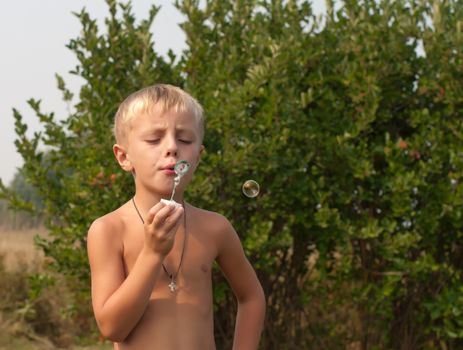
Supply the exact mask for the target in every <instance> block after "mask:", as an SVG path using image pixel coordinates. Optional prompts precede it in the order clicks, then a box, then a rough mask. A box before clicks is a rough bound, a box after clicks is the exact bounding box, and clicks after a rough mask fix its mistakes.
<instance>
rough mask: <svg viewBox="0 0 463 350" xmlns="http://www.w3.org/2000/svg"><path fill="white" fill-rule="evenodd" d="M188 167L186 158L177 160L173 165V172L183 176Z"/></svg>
mask: <svg viewBox="0 0 463 350" xmlns="http://www.w3.org/2000/svg"><path fill="white" fill-rule="evenodd" d="M189 168H190V164H189V163H188V162H187V161H186V160H179V161H178V162H177V163H176V164H175V167H174V171H175V174H177V175H179V176H183V175H185V174H186V172H187V171H188V169H189Z"/></svg>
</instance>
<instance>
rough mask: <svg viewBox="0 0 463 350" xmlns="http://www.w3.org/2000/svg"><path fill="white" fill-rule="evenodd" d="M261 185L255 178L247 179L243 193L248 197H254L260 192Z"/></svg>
mask: <svg viewBox="0 0 463 350" xmlns="http://www.w3.org/2000/svg"><path fill="white" fill-rule="evenodd" d="M259 191H260V187H259V184H258V183H257V182H255V181H254V180H246V181H245V182H244V184H243V193H244V195H245V196H246V197H249V198H254V197H257V195H258V194H259Z"/></svg>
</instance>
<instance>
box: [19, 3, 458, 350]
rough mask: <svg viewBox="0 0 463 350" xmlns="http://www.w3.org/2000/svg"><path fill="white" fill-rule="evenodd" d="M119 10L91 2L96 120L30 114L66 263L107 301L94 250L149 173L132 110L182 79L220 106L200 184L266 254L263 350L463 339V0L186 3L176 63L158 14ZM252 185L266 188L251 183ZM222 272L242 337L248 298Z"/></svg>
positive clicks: (208, 104) (50, 247) (81, 70)
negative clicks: (158, 43)
mask: <svg viewBox="0 0 463 350" xmlns="http://www.w3.org/2000/svg"><path fill="white" fill-rule="evenodd" d="M108 4H109V7H110V14H111V16H110V18H109V19H108V21H107V22H106V23H107V28H108V33H107V34H104V35H99V34H97V28H96V25H95V22H94V21H92V20H91V19H90V18H89V15H88V14H87V13H85V12H81V13H80V14H79V15H78V17H79V18H80V20H81V21H82V24H83V28H84V31H83V36H82V38H79V39H77V40H73V41H72V42H71V44H70V45H69V47H70V48H71V49H72V50H73V51H75V52H76V54H77V56H78V58H79V61H80V65H79V67H77V68H76V69H75V71H74V72H75V74H78V75H81V76H82V77H83V78H84V79H85V81H86V84H85V85H84V86H83V88H82V90H81V92H80V96H79V102H78V103H77V105H76V113H75V114H73V115H71V116H70V117H69V118H68V119H67V120H65V121H64V122H63V123H61V124H59V123H56V122H55V121H54V119H53V116H51V115H44V114H42V113H41V112H40V108H39V103H38V102H36V101H30V104H31V106H32V107H33V108H34V109H35V110H36V112H37V114H38V116H39V117H40V118H41V120H42V122H43V123H44V124H45V125H46V133H45V135H43V136H42V135H36V137H35V138H33V139H31V140H29V139H27V138H26V137H25V135H24V129H25V126H24V125H23V124H22V123H21V119H20V115H19V114H18V113H16V119H17V125H18V127H17V132H18V136H19V141H18V148H19V150H20V151H21V153H22V155H23V157H24V159H25V163H26V174H27V176H28V177H29V178H30V179H31V181H32V182H33V183H34V185H36V187H37V188H42V193H43V195H44V198H46V203H47V207H46V214H47V217H49V218H50V219H49V222H48V225H49V227H50V229H51V231H52V233H53V237H55V239H54V240H52V241H51V242H44V241H41V242H40V244H41V246H42V247H43V248H44V249H45V252H46V254H47V255H49V256H51V257H53V258H54V259H55V266H56V267H57V268H58V269H59V271H61V272H63V273H64V274H66V275H67V276H69V279H70V281H72V283H76V285H78V286H79V290H82V291H83V294H84V295H85V296H87V297H88V289H87V287H88V284H87V283H88V268H87V263H86V259H85V254H84V253H85V252H84V251H83V249H81V250H76V249H74V247H75V245H76V244H78V245H80V246H82V247H83V246H84V243H85V232H86V230H87V228H88V225H89V223H90V222H91V221H92V220H93V219H94V218H95V217H97V216H98V215H100V214H102V213H103V212H106V211H109V210H111V209H113V208H115V207H116V206H117V205H118V203H120V202H122V201H124V200H126V199H127V198H129V196H130V195H131V193H127V190H126V189H127V188H131V187H130V185H129V183H130V179H129V178H128V177H123V176H122V175H121V176H119V175H113V174H119V172H118V171H117V170H116V164H115V162H114V161H113V160H112V156H111V154H110V145H111V135H110V124H111V119H112V116H113V114H114V112H115V108H116V106H117V104H118V103H119V102H120V101H121V100H122V99H123V98H124V97H125V96H126V95H127V94H128V93H129V92H131V91H133V90H136V89H137V88H139V87H142V86H145V85H149V84H151V83H153V82H156V81H163V82H170V83H174V84H176V85H180V86H182V87H184V88H185V89H186V90H187V91H189V92H190V93H192V94H193V96H195V97H196V98H198V100H199V101H200V102H201V103H202V104H203V106H204V107H205V111H206V139H205V144H206V152H205V155H204V158H203V161H202V164H201V166H200V167H199V169H198V171H197V174H196V176H195V180H194V183H193V184H192V187H191V190H190V191H189V193H188V195H189V196H190V198H194V202H195V203H196V204H198V205H199V206H202V207H205V208H211V209H213V210H217V211H219V212H221V213H223V214H224V215H226V216H227V217H229V218H230V219H231V221H232V223H233V225H234V226H235V228H236V229H237V231H238V232H239V234H240V235H241V238H242V240H243V243H244V247H245V250H246V252H247V254H248V256H249V257H250V259H251V260H252V262H253V264H254V265H255V266H256V267H257V270H258V274H259V277H260V279H261V281H262V283H263V285H264V288H265V290H266V294H267V297H268V305H269V310H268V318H267V322H266V328H265V332H264V338H263V340H262V348H263V349H274V348H277V349H285V348H286V349H301V348H309V347H310V348H315V349H317V348H320V349H322V348H325V349H326V348H346V347H347V346H360V347H361V348H362V349H371V348H381V349H415V348H416V349H418V348H436V349H437V348H447V349H453V348H458V347H459V346H461V345H462V341H463V340H462V339H463V333H462V331H461V329H462V326H463V324H462V322H463V321H462V319H461V317H460V315H461V313H462V312H463V298H462V296H461V295H462V291H463V284H462V265H461V261H463V259H462V258H463V246H462V244H461V241H462V232H463V231H462V225H463V221H462V220H463V219H462V207H461V204H462V198H463V197H462V191H463V187H462V185H461V177H462V172H461V169H462V161H463V153H462V133H461V130H463V128H462V127H461V126H462V125H461V123H462V122H461V120H462V119H461V118H460V117H461V113H462V106H463V103H462V102H463V101H462V97H461V96H463V94H462V90H463V89H462V88H463V86H462V84H463V79H462V75H463V68H462V67H463V65H462V59H463V52H462V48H463V45H462V40H463V37H462V23H463V6H462V5H463V4H462V3H461V1H445V2H444V1H443V2H440V1H428V0H421V1H418V0H401V1H388V0H383V1H373V0H364V1H344V2H339V3H336V6H334V5H333V3H331V2H328V13H327V15H326V16H325V17H323V18H317V17H315V16H314V15H313V13H312V9H311V6H310V2H308V1H279V0H273V1H259V2H257V1H253V0H242V1H236V2H224V1H219V0H209V1H207V2H206V3H205V4H204V5H203V6H200V3H199V1H192V0H184V1H179V2H178V3H177V6H178V8H179V9H180V10H181V12H182V13H184V14H185V15H186V17H187V21H185V23H183V25H182V28H183V29H184V31H185V34H186V36H187V45H188V49H187V50H186V51H185V52H184V53H183V54H182V56H181V57H180V59H179V60H178V61H176V60H175V59H174V57H173V56H171V61H170V62H165V61H164V60H163V59H162V58H160V57H159V56H158V55H156V53H155V51H154V49H153V46H152V42H151V36H150V35H149V31H148V29H149V24H150V23H151V21H152V19H153V18H154V15H155V13H156V10H155V9H153V11H152V12H151V15H150V19H149V20H147V21H144V22H142V24H141V25H139V26H136V25H135V24H134V19H133V16H132V15H131V13H130V7H129V6H127V5H121V4H119V5H117V4H116V3H115V2H113V1H109V2H108ZM118 6H119V8H121V11H122V17H121V18H117V16H116V12H117V11H116V8H117V7H118ZM129 48H130V49H129ZM146 72H149V74H146ZM146 77H150V78H149V79H147V78H146ZM58 81H59V86H60V88H61V90H62V91H63V93H64V98H65V99H67V100H69V99H70V93H69V91H67V90H66V88H65V87H64V83H63V81H62V79H60V78H59V79H58ZM40 140H42V141H40ZM40 142H44V143H45V144H47V145H49V146H51V147H52V150H53V151H52V155H53V156H52V162H51V165H50V167H49V168H48V169H37V164H38V159H39V158H40V152H39V151H38V150H37V145H38V144H39V143H40ZM47 171H53V172H54V173H55V174H56V176H57V178H58V179H59V180H58V181H56V182H47V181H45V179H46V177H45V175H44V174H45V173H46V172H47ZM250 178H252V179H254V180H257V181H258V182H259V183H260V185H261V193H260V195H259V196H258V197H257V198H255V199H248V198H247V197H245V196H243V195H242V193H241V185H242V183H243V182H244V181H245V180H247V179H250ZM431 184H432V185H431ZM115 199H117V200H116V201H115ZM214 279H215V281H216V282H217V283H216V289H215V296H216V302H215V311H216V312H215V315H216V329H217V331H216V339H217V343H218V346H219V348H226V347H227V346H229V343H230V339H232V336H231V335H232V332H233V329H232V324H233V321H234V301H233V300H232V299H231V295H230V293H226V292H225V289H226V287H225V284H224V283H223V281H222V280H221V278H220V274H219V273H216V274H215V275H214Z"/></svg>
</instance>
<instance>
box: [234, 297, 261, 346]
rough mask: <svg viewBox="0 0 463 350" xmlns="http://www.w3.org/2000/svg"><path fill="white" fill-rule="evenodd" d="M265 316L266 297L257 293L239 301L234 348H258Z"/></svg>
mask: <svg viewBox="0 0 463 350" xmlns="http://www.w3.org/2000/svg"><path fill="white" fill-rule="evenodd" d="M264 318H265V297H264V295H263V294H259V295H256V296H255V297H254V298H252V299H249V300H246V301H241V302H240V301H238V312H237V317H236V326H235V337H234V341H233V350H256V349H257V348H258V346H259V340H260V336H261V333H262V328H263V325H264Z"/></svg>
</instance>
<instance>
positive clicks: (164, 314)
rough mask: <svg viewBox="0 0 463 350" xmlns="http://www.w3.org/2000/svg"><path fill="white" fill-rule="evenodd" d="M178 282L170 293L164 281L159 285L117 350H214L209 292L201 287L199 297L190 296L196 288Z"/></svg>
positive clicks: (210, 293)
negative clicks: (136, 322) (176, 286)
mask: <svg viewBox="0 0 463 350" xmlns="http://www.w3.org/2000/svg"><path fill="white" fill-rule="evenodd" d="M182 282H183V281H182V280H180V281H178V284H179V289H178V290H177V291H176V292H174V293H172V292H171V291H170V290H169V289H168V286H167V284H168V281H167V280H166V281H160V285H159V286H158V288H156V289H155V291H153V294H152V296H151V299H150V301H149V303H148V306H147V308H146V311H145V313H144V314H143V317H142V318H141V319H140V321H139V322H138V324H137V325H136V327H135V328H134V329H133V331H132V332H131V333H130V335H129V336H128V338H127V339H126V341H124V342H123V343H119V344H118V346H119V349H120V350H127V349H131V350H132V349H140V350H151V349H152V350H157V349H159V350H214V349H215V342H214V321H213V308H212V291H211V288H210V286H209V288H208V287H207V286H205V285H203V286H202V288H200V289H201V292H200V293H198V291H197V290H196V291H195V293H191V292H192V291H191V290H190V289H191V288H194V289H196V288H197V287H198V286H188V285H185V284H184V283H182ZM163 283H165V284H166V285H165V286H164V285H163ZM195 287H196V288H195ZM191 295H195V297H192V296H191Z"/></svg>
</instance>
